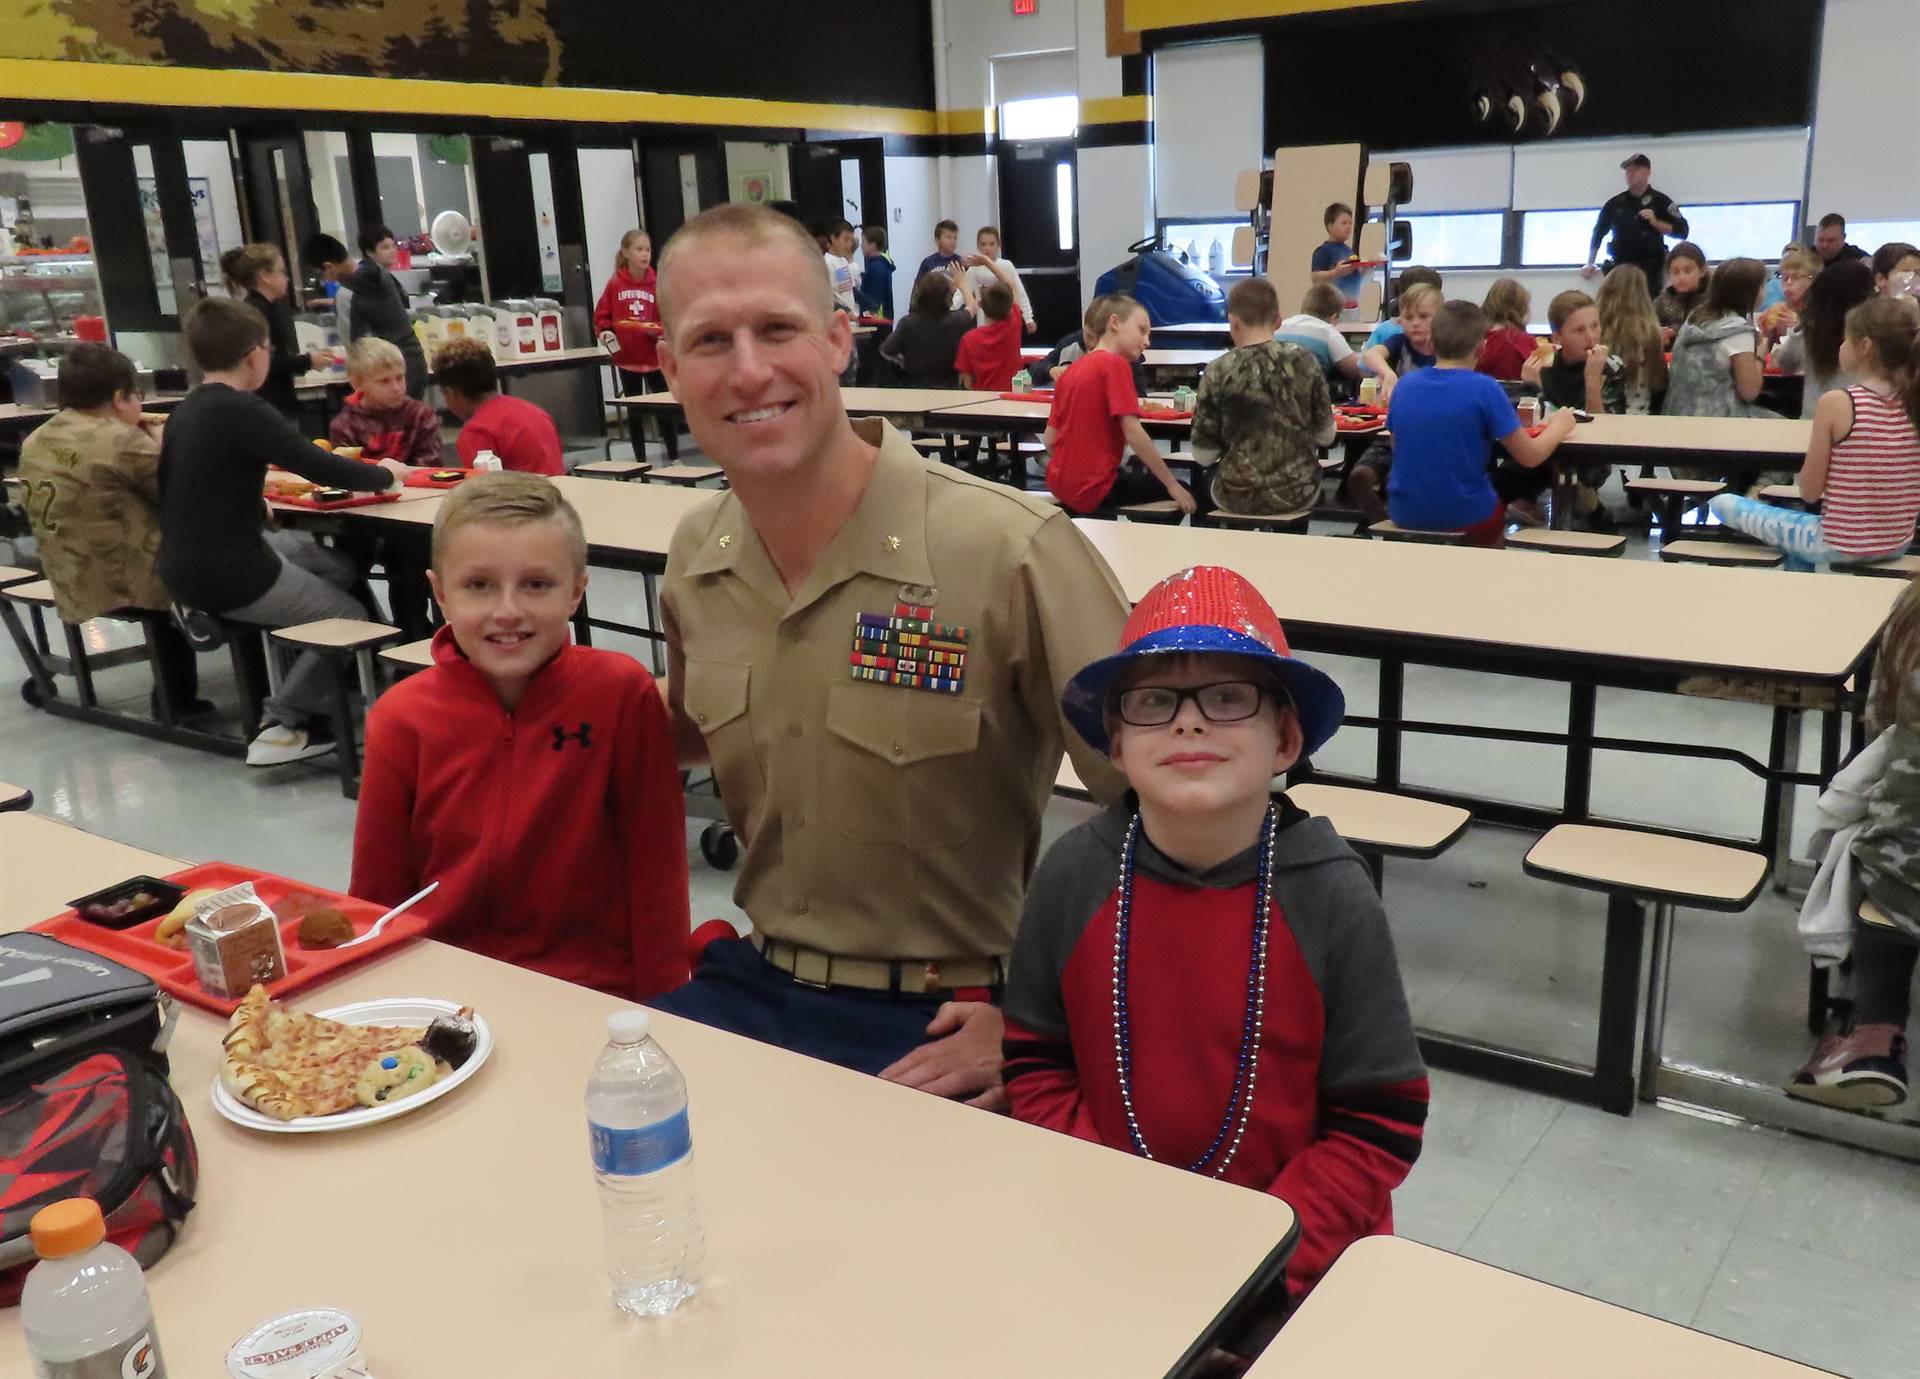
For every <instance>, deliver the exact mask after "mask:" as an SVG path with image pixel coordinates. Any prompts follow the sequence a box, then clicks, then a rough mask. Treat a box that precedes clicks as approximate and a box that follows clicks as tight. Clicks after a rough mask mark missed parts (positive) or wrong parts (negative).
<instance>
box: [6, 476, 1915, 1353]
mask: <svg viewBox="0 0 1920 1379" xmlns="http://www.w3.org/2000/svg"><path fill="white" fill-rule="evenodd" d="M622 449H624V447H622ZM593 457H597V452H596V454H595V456H593ZM577 458H588V456H585V455H582V456H580V457H577ZM1326 530H1327V531H1329V532H1332V531H1333V530H1335V529H1334V528H1332V527H1328V528H1326ZM1645 557H1646V552H1645V550H1644V549H1638V550H1636V551H1630V552H1629V554H1628V556H1627V557H1626V558H1628V559H1634V558H1645ZM1513 558H1514V559H1516V560H1526V559H1544V558H1546V557H1541V556H1531V555H1523V554H1518V553H1516V554H1515V555H1514V557H1513ZM1778 577H1779V578H1789V577H1790V576H1786V575H1781V576H1778ZM1836 577H1837V576H1836ZM593 606H594V610H595V612H596V613H597V614H599V615H600V616H603V617H611V618H615V619H618V620H620V621H624V622H635V623H637V622H641V621H643V620H644V614H643V613H642V612H641V600H640V587H639V580H638V579H637V577H631V576H624V575H620V574H617V573H613V572H606V571H596V572H595V573H594V577H593ZM1557 615H1558V614H1557V611H1556V610H1553V609H1548V608H1541V609H1536V610H1532V611H1531V612H1529V613H1523V614H1522V616H1532V617H1552V616H1557ZM601 644H603V645H612V646H622V645H625V646H626V647H628V649H632V650H636V651H638V650H639V644H638V643H635V642H624V643H623V641H622V639H620V638H618V637H603V638H602V639H601ZM215 664H216V661H215V659H214V658H208V660H207V662H206V667H207V669H208V670H209V671H211V670H212V669H213V667H214V666H215ZM1323 664H1325V665H1326V666H1327V668H1328V669H1329V670H1330V671H1331V672H1332V673H1333V674H1334V675H1335V677H1336V678H1337V679H1339V681H1340V682H1341V684H1342V685H1343V686H1344V687H1345V689H1346V691H1347V693H1348V695H1349V697H1350V698H1351V699H1353V700H1354V701H1355V702H1356V705H1359V706H1370V705H1371V703H1372V702H1373V667H1372V666H1371V664H1369V663H1363V662H1356V661H1344V660H1339V659H1335V658H1328V659H1327V660H1326V661H1324V662H1323ZM20 675H21V671H20V668H19V665H18V662H17V659H16V658H15V655H14V653H13V652H12V650H11V649H10V648H9V649H8V650H6V651H4V652H0V689H3V690H4V692H0V779H6V780H9V781H12V782H15V783H17V784H20V785H25V786H27V787H29V788H31V789H32V790H33V792H34V794H35V796H36V805H35V808H36V809H38V810H40V811H42V812H44V813H47V814H50V815H52V816H55V817H58V818H62V819H65V820H67V821H69V822H72V823H74V824H77V825H79V826H80V827H83V828H86V829H90V830H92V831H94V832H97V833H101V834H104V835H106V836H108V837H111V838H115V839H118V840H121V841H123V842H127V843H131V844H133V845H135V846H138V847H143V848H149V849H152V850H154V851H157V852H162V853H169V854H172V855H175V856H183V857H192V858H213V857H219V858H223V859H226V860H230V861H236V862H244V863H246V864H248V865H251V866H256V867H261V868H264V869H269V870H274V871H278V872H282V873H285V874H288V875H292V876H295V877H299V878H301V879H303V880H307V881H311V882H313V883H315V884H320V885H329V886H344V885H345V883H346V881H347V872H348V857H349V851H350V846H351V838H352V829H353V806H352V805H351V804H350V803H349V802H348V801H346V800H344V799H342V798H341V796H340V792H339V786H338V783H337V781H336V779H335V778H334V776H333V775H332V774H331V769H330V764H329V763H328V762H327V761H326V760H322V761H321V762H319V763H303V764H300V765H296V766H291V767H284V768H281V769H278V770H274V771H264V772H262V771H249V770H246V769H245V768H244V767H241V766H240V765H238V764H237V763H234V762H231V761H226V760H222V759H217V758H214V757H209V756H206V755H204V754H201V753H198V752H193V751H190V750H187V749H184V748H179V747H174V746H170V745H165V744H158V743H149V742H146V741H143V740H141V739H137V738H133V737H129V736H125V735H122V734H118V733H113V732H108V731H104V730H101V729H97V728H90V727H87V726H84V725H80V724H75V723H70V722H66V721H63V720H59V719H54V718H50V717H48V716H46V715H44V714H39V713H36V712H34V711H32V710H30V709H28V708H26V707H25V706H24V705H23V704H22V702H21V701H20V699H19V696H18V695H17V693H16V692H15V686H16V684H17V681H18V678H19V677H20ZM143 675H144V671H141V670H137V669H136V670H115V671H111V672H107V673H106V674H105V675H103V676H102V680H101V682H102V689H103V695H112V694H114V693H116V692H124V693H125V694H127V695H128V696H130V697H131V696H133V695H135V694H144V688H143V687H144V680H143V679H141V678H139V677H142V676H143ZM207 692H208V693H209V694H210V695H211V696H212V697H214V698H215V699H224V700H225V701H226V702H231V700H232V687H231V684H230V682H223V681H221V680H213V681H212V682H211V683H210V685H209V687H208V690H207ZM1407 704H1408V708H1409V711H1410V712H1415V711H1417V712H1418V713H1419V714H1420V716H1421V717H1423V718H1430V719H1440V720H1451V721H1458V722H1470V723H1501V724H1505V725H1509V726H1523V725H1524V726H1539V727H1542V728H1554V727H1557V726H1561V725H1563V724H1564V721H1565V695H1564V690H1558V691H1556V690H1555V689H1554V688H1553V687H1550V686H1542V685H1538V684H1535V683H1531V682H1523V681H1519V680H1511V679H1503V680H1496V679H1490V678H1487V677H1478V676H1466V675H1461V674H1451V673H1441V672H1434V671H1422V670H1419V669H1411V670H1409V672H1408V676H1407ZM1362 711H1368V710H1366V709H1362ZM1766 728H1767V719H1766V715H1765V712H1764V711H1763V710H1760V709H1756V708H1750V707H1746V706H1740V705H1727V704H1720V703H1714V702H1709V701H1694V700H1680V699H1676V698H1674V697H1671V696H1661V695H1643V694H1630V693H1621V692H1608V693H1603V694H1602V696H1601V700H1600V729H1601V731H1602V732H1607V731H1610V730H1615V731H1619V730H1625V731H1627V732H1628V733H1629V735H1635V736H1649V737H1659V736H1666V737H1676V738H1678V737H1687V736H1691V737H1694V738H1698V739H1699V740H1701V741H1711V742H1716V743H1725V744H1728V745H1738V746H1742V747H1745V748H1746V749H1748V750H1750V751H1753V752H1755V753H1757V754H1761V755H1764V747H1765V734H1766ZM1371 750H1372V741H1371V736H1370V734H1367V733H1365V732H1361V731H1349V732H1346V733H1343V734H1342V735H1341V736H1340V737H1339V738H1337V739H1336V740H1335V742H1334V744H1333V745H1332V746H1331V747H1330V749H1329V750H1328V751H1327V752H1326V753H1325V754H1324V756H1323V759H1322V762H1321V765H1322V766H1323V767H1325V768H1327V769H1331V770H1350V771H1355V772H1359V771H1364V770H1365V769H1366V767H1367V765H1368V763H1369V761H1370V754H1371ZM1806 750H1807V757H1806V759H1807V760H1809V761H1811V760H1815V759H1817V756H1816V748H1815V746H1814V744H1813V743H1812V742H1809V743H1808V745H1807V749H1806ZM1406 777H1407V779H1408V780H1409V781H1410V782H1433V783H1439V782H1445V783H1447V784H1449V785H1452V786H1454V787H1457V788H1462V789H1467V790H1472V791H1476V792H1479V793H1485V794H1489V795H1499V796H1504V797H1507V798H1516V799H1518V798H1528V799H1533V798H1537V799H1539V800H1540V801H1542V802H1549V801H1551V799H1552V798H1553V797H1554V794H1555V791H1556V786H1557V782H1558V781H1559V769H1558V762H1557V759H1556V754H1555V752H1554V750H1553V749H1551V748H1528V747H1523V746H1515V745H1511V744H1502V745H1501V746H1500V747H1499V748H1497V749H1492V748H1489V747H1488V746H1486V745H1483V744H1481V743H1478V742H1473V741H1468V740H1459V741H1455V740H1451V739H1432V738H1427V739H1410V742H1409V746H1408V750H1407V755H1406ZM1594 800H1595V805H1596V807H1597V808H1598V809H1599V810H1601V811H1603V812H1606V813H1609V814H1615V815H1617V816H1619V817H1623V818H1629V819H1639V820H1646V821H1650V822H1659V823H1667V824H1676V825H1694V826H1699V827H1718V828H1727V827H1729V826H1730V824H1732V823H1736V822H1737V823H1738V824H1739V825H1740V826H1741V827H1742V828H1743V829H1747V828H1750V827H1751V826H1752V824H1751V821H1754V820H1757V818H1758V813H1759V789H1758V786H1757V785H1755V784H1753V783H1752V782H1751V780H1750V779H1749V778H1747V777H1745V776H1743V775H1742V774H1741V773H1739V772H1738V771H1737V770H1735V769H1733V768H1730V767H1721V766H1715V765H1707V764H1699V763H1691V762H1682V761H1679V760H1673V759H1644V760H1637V759H1634V758H1619V757H1615V758H1606V757H1603V758H1602V759H1601V761H1600V763H1599V765H1598V768H1597V772H1596V780H1595V786H1594ZM1810 805H1811V800H1810V799H1804V798H1803V801H1802V809H1801V821H1800V828H1799V834H1800V836H1801V838H1802V839H1804V833H1805V817H1806V815H1807V813H1808V812H1809V810H1810ZM1084 813H1085V808H1084V806H1078V805H1075V804H1072V803H1069V802H1064V801H1056V802H1055V804H1054V805H1053V807H1052V809H1051V810H1050V812H1049V820H1048V823H1049V836H1050V837H1051V835H1052V834H1053V833H1055V832H1057V831H1059V830H1060V829H1064V828H1066V827H1069V826H1071V824H1072V823H1073V822H1075V821H1076V820H1077V819H1078V818H1080V817H1083V816H1084ZM694 828H697V824H696V825H694V826H693V827H690V829H689V833H688V844H689V849H688V850H689V856H690V858H691V865H692V873H693V896H694V906H693V911H694V915H695V917H696V919H705V918H708V917H711V916H714V915H720V914H724V915H728V916H730V917H733V918H735V919H736V920H738V919H739V915H738V912H737V911H736V910H735V909H734V908H733V906H732V904H731V900H730V882H729V879H728V878H727V877H725V876H723V875H720V874H717V873H715V872H714V871H712V870H711V869H710V868H708V867H707V866H706V864H705V863H704V862H703V861H701V859H700V855H699V851H698V848H697V847H696V846H694V839H695V836H696V834H695V832H694ZM1527 845H1528V839H1527V838H1526V837H1524V836H1522V835H1520V834H1517V833H1510V832H1504V831H1499V830H1493V829H1484V828H1478V829H1475V830H1474V831H1473V832H1471V833H1470V834H1469V835H1468V837H1467V838H1466V839H1464V840H1463V841H1462V842H1461V843H1460V844H1459V845H1458V846H1456V847H1455V848H1454V849H1453V850H1452V851H1451V852H1450V853H1448V854H1447V855H1445V856H1444V857H1442V858H1440V859H1439V860H1437V861H1432V862H1407V863H1392V862H1390V863H1389V864H1388V867H1387V892H1386V894H1387V907H1388V910H1389V912H1390V914H1391V915H1392V918H1393V926H1394V932H1395V936H1396V938H1397V940H1398V943H1399V950H1400V958H1401V963H1402V966H1403V968H1404V971H1405V976H1406V983H1407V989H1408V993H1409V995H1410V997H1411V999H1412V1002H1413V1010H1414V1015H1415V1018H1416V1020H1418V1022H1419V1023H1420V1024H1421V1025H1422V1026H1423V1027H1428V1028H1433V1029H1437V1030H1442V1031H1445V1032H1447V1033H1451V1034H1459V1035H1470V1036H1476V1037H1479V1038H1481V1039H1486V1040H1491V1041H1495V1042H1500V1043H1506V1044H1512V1045H1517V1046H1520V1047H1524V1048H1527V1049H1531V1050H1537V1051H1540V1052H1543V1053H1547V1054H1559V1055H1565V1056H1568V1057H1570V1058H1575V1059H1579V1058H1583V1057H1585V1056H1587V1055H1589V1054H1590V1052H1591V1048H1592V1040H1593V1037H1594V1030H1593V1016H1592V1011H1593V1009H1594V1006H1595V1003H1596V999H1597V995H1596V988H1597V982H1598V973H1599V967H1600V939H1601V918H1602V904H1601V900H1600V898H1599V897H1597V896H1593V895H1589V894H1585V893H1582V892H1577V891H1573V890H1570V889H1568V888H1565V887H1559V886H1554V885H1551V884H1548V883H1545V882H1539V881H1533V880H1529V879H1528V878H1526V877H1525V876H1523V875H1522V873H1521V869H1520V858H1521V855H1522V854H1523V853H1524V852H1525V850H1526V848H1527ZM1793 918H1794V909H1793V907H1792V906H1791V905H1790V904H1789V903H1788V902H1787V901H1786V900H1784V899H1782V898H1781V897H1778V896H1776V895H1774V894H1772V893H1771V892H1769V893H1768V894H1766V895H1765V897H1764V898H1763V899H1762V900H1761V901H1760V902H1758V903H1757V904H1756V905H1755V906H1754V907H1753V909H1752V910H1751V911H1750V912H1749V913H1747V914H1745V915H1726V916H1722V915H1706V914H1700V913H1683V915H1682V922H1681V923H1680V925H1679V926H1678V938H1677V942H1676V949H1675V976H1674V988H1673V998H1672V1013H1671V1016H1670V1021H1669V1029H1668V1036H1667V1055H1668V1059H1669V1061H1670V1062H1675V1063H1683V1064H1690V1065H1693V1066H1696V1067H1701V1068H1708V1069H1713V1070H1717V1071H1719V1072H1722V1073H1727V1074H1732V1075H1734V1076H1737V1077H1741V1078H1745V1079H1749V1080H1752V1081H1754V1082H1758V1083H1762V1084H1775V1083H1777V1082H1778V1081H1779V1080H1780V1079H1782V1078H1784V1077H1785V1076H1787V1075H1788V1074H1789V1073H1790V1072H1791V1071H1792V1069H1793V1068H1794V1067H1795V1066H1796V1065H1797V1064H1798V1062H1799V1060H1800V1059H1801V1058H1802V1057H1803V1056H1804V1055H1805V1053H1806V1043H1807V1041H1806V1038H1805V1035H1804V1026H1803V1024H1802V1018H1803V1017H1802V1003H1803V993H1804V986H1805V967H1804V964H1803V961H1802V959H1801V956H1800V950H1799V948H1798V945H1797V944H1796V942H1795V938H1794V932H1793ZM1834 1114H1841V1113H1834ZM1396 1200H1397V1207H1396V1210H1397V1216H1398V1220H1399V1227H1400V1230H1401V1231H1402V1232H1403V1233H1404V1234H1406V1235H1409V1236H1412V1237H1414V1238H1416V1239H1419V1240H1423V1241H1426V1242H1429V1243H1431V1244H1434V1245H1438V1246H1441V1247H1444V1248H1446V1249H1449V1250H1455V1251H1459V1252H1463V1253H1465V1254H1468V1255H1471V1256H1473V1257H1475V1258H1478V1259H1482V1260H1485V1261H1487V1262H1490V1263H1493V1264H1498V1265H1501V1266H1504V1267H1506V1268H1509V1269H1513V1270H1516V1271H1518V1272H1520V1273H1523V1274H1527V1275H1531V1276H1533V1277H1536V1278H1540V1279H1544V1280H1547V1281H1549V1282H1552V1283H1556V1284H1560V1285H1563V1286H1565V1287H1569V1288H1573V1289H1576V1290H1578V1291H1580V1292H1583V1293H1588V1294H1591V1295H1593V1296H1595V1297H1599V1298H1603V1299H1606V1300H1607V1301H1610V1302H1614V1303H1618V1304H1621V1305H1624V1306H1628V1307H1633V1308H1637V1309H1639V1310H1642V1311H1645V1312H1649V1313H1652V1314H1654V1315H1657V1316H1661V1317H1665V1318H1668V1319H1670V1320H1673V1321H1676V1322H1681V1323H1685V1324H1688V1325H1692V1326H1696V1327H1699V1328H1700V1329H1702V1330H1705V1331H1709V1332H1712V1333H1714V1334H1717V1335H1721V1336H1725V1337H1728V1338H1730V1339H1733V1340H1737V1341H1742V1342H1745V1343H1747V1344H1750V1345H1754V1346H1759V1347H1761V1348H1763V1349H1766V1350H1770V1351H1774V1352H1776V1353H1779V1354H1782V1355H1786V1356H1790V1357H1793V1358H1795V1359H1799V1360H1803V1361H1806V1362H1808V1363H1810V1364H1814V1365H1817V1366H1821V1367H1823V1368H1827V1369H1831V1370H1834V1371H1837V1372H1839V1373H1841V1374H1846V1375H1852V1376H1858V1379H1896V1376H1898V1377H1899V1379H1906V1376H1910V1375H1912V1374H1914V1373H1915V1372H1916V1371H1920V1326H1916V1325H1915V1320H1914V1319H1915V1315H1916V1313H1915V1308H1914V1300H1915V1298H1916V1297H1920V1246H1917V1245H1916V1242H1920V1170H1916V1168H1915V1166H1914V1165H1913V1164H1910V1163H1902V1162H1898V1161H1896V1160H1892V1159H1887V1158H1881V1157H1876V1156H1873V1155H1870V1154H1866V1153H1862V1152H1859V1151H1855V1150H1850V1149H1845V1148H1840V1147H1837V1146H1833V1145H1828V1144H1822V1143H1819V1142H1815V1141H1811V1140H1807V1139H1803V1138H1799V1137H1796V1136H1790V1135H1786V1134H1782V1133H1778V1132H1775V1131H1771V1130H1759V1129H1752V1128H1747V1127H1743V1126H1736V1125H1729V1124H1723V1123H1719V1122H1716V1121H1713V1120H1709V1119H1704V1118H1699V1117H1695V1116H1689V1115H1684V1114H1680V1113H1677V1112H1674V1111H1670V1110H1664V1109H1656V1108H1652V1107H1642V1108H1640V1109H1639V1110H1638V1111H1637V1112H1636V1113H1635V1114H1634V1115H1633V1116H1632V1117H1631V1118H1630V1119H1621V1118H1618V1117H1614V1116H1610V1115H1606V1114H1603V1113H1601V1112H1598V1111H1592V1110H1588V1109H1585V1108H1583V1107H1577V1106H1567V1105H1562V1104H1560V1103H1559V1102H1556V1101H1553V1100H1550V1099H1547V1098H1544V1097H1540V1096H1535V1095H1531V1094H1528V1093H1524V1092H1517V1091H1509V1090H1507V1089H1505V1088H1501V1087H1497V1086H1494V1085H1492V1084H1488V1083H1482V1082H1477V1081H1473V1080H1470V1079H1467V1078H1463V1077H1459V1076H1454V1075H1449V1074H1438V1073H1437V1074H1435V1076H1434V1088H1433V1118H1432V1121H1431V1123H1430V1125H1429V1128H1428V1134H1427V1141H1426V1148H1425V1150H1424V1152H1423V1154H1422V1157H1421V1160H1420V1163H1419V1164H1418V1166H1417V1167H1416V1168H1415V1169H1414V1172H1413V1175H1412V1177H1411V1178H1410V1179H1409V1180H1408V1182H1407V1184H1406V1186H1405V1187H1404V1188H1403V1189H1402V1190H1401V1191H1400V1193H1399V1194H1398V1195H1397V1199H1396Z"/></svg>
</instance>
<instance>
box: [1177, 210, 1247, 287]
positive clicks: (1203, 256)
mask: <svg viewBox="0 0 1920 1379" xmlns="http://www.w3.org/2000/svg"><path fill="white" fill-rule="evenodd" d="M1245 228H1247V219H1246V217H1245V216H1241V217H1239V218H1237V219H1234V220H1162V221H1161V222H1160V238H1161V240H1162V241H1164V242H1165V244H1166V246H1167V252H1168V253H1170V254H1172V255H1174V256H1175V257H1176V258H1180V257H1184V258H1185V259H1186V260H1187V261H1188V262H1189V263H1191V264H1192V265H1193V266H1194V267H1195V268H1197V269H1199V270H1200V271H1201V272H1202V273H1206V272H1209V271H1211V270H1210V269H1209V267H1208V265H1209V264H1210V263H1211V262H1212V256H1213V245H1214V241H1216V240H1218V241H1219V243H1220V264H1221V267H1220V272H1221V273H1222V274H1227V273H1246V272H1249V271H1251V270H1252V268H1253V265H1252V264H1251V263H1235V262H1234V259H1233V232H1234V231H1235V230H1240V229H1245Z"/></svg>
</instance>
